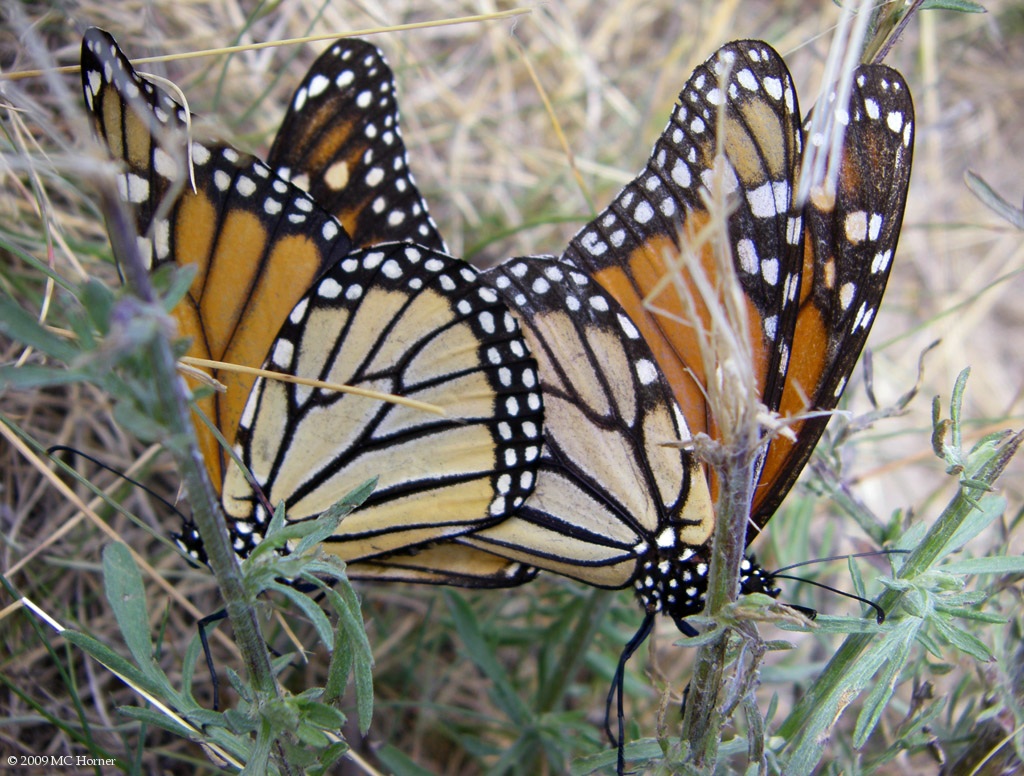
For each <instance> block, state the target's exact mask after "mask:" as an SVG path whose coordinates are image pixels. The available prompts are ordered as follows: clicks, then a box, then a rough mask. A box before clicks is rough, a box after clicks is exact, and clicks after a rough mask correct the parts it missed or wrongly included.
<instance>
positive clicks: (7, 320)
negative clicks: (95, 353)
mask: <svg viewBox="0 0 1024 776" xmlns="http://www.w3.org/2000/svg"><path fill="white" fill-rule="evenodd" d="M0 334H3V335H4V336H6V337H7V338H9V339H12V340H14V341H15V342H20V343H21V344H22V345H27V346H29V347H32V348H35V349H36V350H39V351H41V352H43V353H45V354H46V355H48V356H50V358H53V359H56V360H57V361H62V362H64V363H65V364H66V363H69V362H71V361H72V360H73V359H74V358H75V356H77V355H78V349H77V348H75V347H74V345H71V344H69V343H67V342H65V341H64V340H63V339H61V338H60V337H58V336H56V335H55V334H51V333H50V332H49V331H47V330H46V329H45V328H43V326H42V325H41V324H40V323H39V321H37V320H36V318H35V316H34V315H32V314H31V313H29V312H28V311H27V310H25V309H24V308H23V307H22V306H21V305H19V304H18V303H17V302H15V301H14V300H13V299H11V297H9V296H7V294H0Z"/></svg>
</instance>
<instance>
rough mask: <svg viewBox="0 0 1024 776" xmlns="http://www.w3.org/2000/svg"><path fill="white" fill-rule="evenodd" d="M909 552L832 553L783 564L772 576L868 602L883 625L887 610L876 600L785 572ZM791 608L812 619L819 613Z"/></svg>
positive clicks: (800, 608) (876, 619)
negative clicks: (817, 565)
mask: <svg viewBox="0 0 1024 776" xmlns="http://www.w3.org/2000/svg"><path fill="white" fill-rule="evenodd" d="M909 552H910V550H895V549H886V550H870V551H868V552H855V553H852V554H849V555H832V556H830V557H828V558H815V559H814V560H803V561H800V562H799V563H793V564H791V565H789V566H783V567H782V568H781V569H779V570H778V571H776V572H774V573H773V574H771V577H772V579H791V580H793V581H794V582H806V583H807V584H808V585H814V587H820V588H821V589H823V590H828V591H829V592H831V593H835V594H836V595H839V596H842V597H843V598H852V599H853V600H854V601H860V602H861V603H862V604H866V605H867V606H870V607H871V608H872V609H874V610H875V622H876V623H877V624H879V625H881V624H882V623H883V622H885V610H884V609H883V608H882V607H881V606H879V605H878V604H876V603H875V602H874V601H869V600H868V599H866V598H861V597H860V596H859V595H854V594H853V593H848V592H846V591H845V590H838V589H837V588H834V587H830V586H829V585H826V584H825V583H823V582H815V581H814V580H813V579H807V578H806V577H796V576H793V575H791V574H786V573H785V572H787V571H790V570H791V569H796V568H800V567H801V566H810V565H811V564H812V563H830V562H831V561H834V560H846V559H849V558H871V557H874V556H877V555H906V554H908V553H909ZM790 608H791V609H796V610H797V611H798V612H800V613H801V614H803V615H805V616H807V617H810V618H811V619H812V620H813V619H814V618H815V617H816V616H817V614H818V613H817V612H815V611H814V610H813V609H808V608H806V607H803V606H791V607H790Z"/></svg>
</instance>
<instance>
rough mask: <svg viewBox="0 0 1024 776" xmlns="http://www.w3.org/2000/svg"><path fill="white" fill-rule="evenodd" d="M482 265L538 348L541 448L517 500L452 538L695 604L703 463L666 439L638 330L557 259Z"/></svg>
mask: <svg viewBox="0 0 1024 776" xmlns="http://www.w3.org/2000/svg"><path fill="white" fill-rule="evenodd" d="M484 277H485V278H486V280H487V282H489V283H490V284H491V285H492V286H493V287H494V288H495V290H497V291H498V292H499V293H500V294H501V295H502V297H503V298H504V299H505V301H506V302H507V303H508V304H509V306H510V308H511V309H512V310H513V313H514V314H515V315H516V316H517V317H518V318H519V321H520V326H521V327H522V329H523V333H524V336H525V337H526V339H527V341H528V342H529V344H530V347H531V350H532V351H533V353H534V355H535V357H536V359H537V364H538V371H539V373H540V379H541V387H542V391H543V395H544V412H545V426H544V443H545V446H544V450H543V454H542V458H541V465H540V471H539V474H538V477H537V485H536V488H535V490H534V492H533V494H532V495H531V496H530V497H529V498H528V499H527V501H526V503H525V504H524V505H523V506H522V507H521V508H520V509H519V510H518V511H517V512H516V513H515V514H514V515H513V516H512V517H510V518H508V519H506V520H504V521H502V522H500V523H497V524H496V525H494V526H492V527H490V528H487V529H484V530H481V531H477V532H474V533H472V534H468V535H465V536H463V537H461V538H460V542H461V543H463V544H466V545H468V546H471V547H475V548H477V549H481V550H484V551H488V552H493V553H495V554H498V555H501V556H503V557H507V558H510V559H513V560H517V561H521V562H523V563H526V564H529V565H531V566H537V567H539V568H542V569H547V570H549V571H553V572H556V573H559V574H562V575H564V576H569V577H573V578H575V579H580V580H582V581H584V582H587V583H588V584H591V585H595V586H598V587H609V588H620V587H626V586H628V585H635V586H636V588H637V591H638V594H639V595H640V596H641V598H642V600H643V602H644V605H645V606H648V607H649V610H650V611H655V610H658V609H661V608H665V609H666V610H668V611H670V612H671V613H673V615H678V616H679V617H685V616H687V615H688V614H692V613H694V612H695V611H699V610H700V609H701V608H702V606H703V589H704V588H703V585H701V584H700V582H698V581H695V580H696V579H697V577H700V576H703V574H705V573H706V571H707V565H706V561H707V554H706V551H707V547H706V546H705V545H706V543H707V540H708V538H709V537H710V535H711V531H712V528H713V526H714V513H713V510H712V508H711V501H710V496H709V493H708V487H707V483H706V481H705V479H704V476H703V473H702V471H701V468H700V466H699V465H698V464H697V463H696V462H695V460H694V459H693V457H692V455H691V454H690V453H688V452H686V451H684V450H681V449H679V447H678V446H676V447H673V446H666V443H671V442H674V441H677V440H678V439H679V438H680V437H681V436H685V435H686V434H687V430H686V424H685V421H684V420H683V417H682V415H681V413H680V412H679V409H678V406H677V404H676V402H675V399H674V396H673V394H672V390H671V388H670V387H669V385H668V383H667V382H666V381H665V380H664V378H663V376H662V375H661V372H660V371H659V369H658V367H657V364H656V362H655V360H654V357H653V355H652V354H651V351H650V349H649V348H648V347H647V345H646V343H645V342H644V340H643V338H642V335H641V334H640V332H639V330H638V329H637V327H636V326H635V325H634V324H633V322H632V320H631V319H630V318H629V316H627V315H626V314H625V312H624V310H623V309H622V308H621V307H620V306H619V305H618V304H617V303H616V302H615V300H614V299H612V298H611V297H610V296H609V295H608V294H607V293H606V292H605V291H604V289H603V288H601V286H600V285H599V284H598V283H596V282H595V281H594V280H593V279H591V278H590V277H588V276H587V275H586V274H585V273H582V272H580V271H579V270H578V269H577V268H575V267H573V266H571V265H568V264H566V263H564V262H560V261H555V260H552V259H542V258H530V259H514V260H511V261H509V262H507V263H505V264H503V265H500V266H499V267H496V268H495V269H493V270H488V271H487V272H485V273H484ZM673 577H675V578H676V581H675V582H674V583H670V579H671V578H673ZM684 580H686V581H690V582H692V584H689V585H686V584H684ZM670 584H671V585H672V589H670V587H669V585H670ZM677 585H678V586H679V589H678V590H675V589H674V588H675V586H677ZM683 587H686V588H688V590H687V592H684V591H683Z"/></svg>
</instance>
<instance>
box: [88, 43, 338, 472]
mask: <svg viewBox="0 0 1024 776" xmlns="http://www.w3.org/2000/svg"><path fill="white" fill-rule="evenodd" d="M82 86H83V90H84V93H85V101H86V107H87V109H88V111H89V114H90V115H91V117H92V119H93V123H94V125H95V127H96V129H97V132H98V134H99V137H100V139H101V140H102V141H103V142H104V143H105V144H106V145H107V147H108V148H109V149H110V151H111V153H112V155H113V156H114V158H115V159H118V160H120V161H122V162H123V164H124V172H123V174H122V175H121V176H120V178H119V188H120V192H121V196H122V199H123V200H124V202H125V204H126V206H127V207H128V208H129V209H130V210H131V212H132V213H133V214H134V216H135V224H136V234H137V235H138V236H139V237H138V243H139V248H140V251H141V253H142V255H143V257H144V258H146V259H147V260H148V262H149V264H150V266H151V267H152V268H153V269H157V268H159V267H160V266H163V265H166V264H177V265H178V266H182V267H185V266H189V267H194V268H195V270H196V276H195V279H194V280H193V282H192V286H191V288H190V289H189V292H188V294H187V296H186V298H185V299H184V300H183V301H182V302H181V303H180V304H179V305H178V306H177V307H176V308H175V309H174V311H173V315H174V317H175V318H177V320H178V325H179V332H180V334H181V335H182V336H184V337H189V338H191V340H192V342H191V345H190V347H189V350H188V355H190V356H195V357H199V358H208V359H214V360H218V361H228V362H232V363H236V364H243V365H249V366H259V365H260V364H261V363H262V362H263V360H264V358H265V357H266V354H267V352H268V351H269V349H270V345H271V343H272V342H273V340H274V337H275V335H276V334H277V330H278V328H279V327H280V325H281V324H282V323H283V322H284V320H285V318H286V317H287V316H288V314H289V313H290V312H291V310H292V308H293V307H294V306H295V304H296V303H297V302H298V301H299V299H300V298H301V297H302V295H303V294H304V293H305V291H306V289H308V288H309V286H310V284H311V283H312V282H313V280H314V279H315V278H316V277H318V276H319V275H320V274H321V273H322V272H323V271H324V270H325V269H326V268H327V267H328V266H330V265H331V264H334V263H335V262H337V261H338V259H339V258H341V257H342V256H344V255H346V254H347V253H348V252H349V249H350V246H351V243H350V241H349V239H348V235H346V234H345V232H344V230H343V229H341V228H340V226H339V225H338V223H337V222H336V221H334V220H333V219H328V218H325V217H324V216H323V215H319V216H314V211H316V210H317V208H316V206H315V205H314V204H313V201H312V200H311V199H310V198H309V196H308V195H306V194H304V193H303V192H301V191H299V190H298V189H296V188H295V187H294V186H292V185H290V184H288V183H286V182H285V181H283V180H280V179H278V178H277V177H276V176H275V175H274V174H273V173H272V172H271V170H270V168H269V167H268V166H267V165H265V164H263V163H262V162H261V161H259V160H258V159H255V158H254V157H251V156H248V155H246V154H242V153H240V152H238V151H236V150H235V149H233V148H231V147H229V146H226V145H222V144H201V143H198V142H191V143H189V144H187V143H186V140H185V135H184V133H183V128H184V125H185V121H186V115H185V111H184V109H183V108H182V107H181V106H180V105H179V104H178V103H176V102H175V101H174V100H173V99H171V97H170V96H169V95H168V94H167V93H166V92H164V91H163V90H161V89H159V88H157V87H156V86H154V85H153V84H152V83H151V82H149V81H147V80H145V79H143V78H142V77H141V76H139V75H138V73H136V72H135V70H134V68H132V66H131V63H130V62H129V61H128V59H127V58H126V57H125V56H124V54H123V53H122V52H121V51H120V49H119V48H118V47H117V43H116V42H115V41H114V39H113V38H112V37H111V36H110V35H109V34H108V33H106V32H104V31H102V30H99V29H96V28H93V29H90V30H88V31H86V33H85V36H84V38H83V40H82ZM190 170H191V173H192V176H191V177H190ZM193 180H194V186H195V188H193V187H192V186H193ZM213 376H214V377H215V378H216V379H217V380H219V381H220V382H221V383H223V384H224V385H225V386H226V387H227V391H226V392H225V393H222V394H221V393H218V394H215V395H213V396H210V397H208V398H206V399H204V400H202V401H201V402H200V406H201V408H202V409H203V411H204V412H205V413H206V415H207V416H208V417H209V418H210V419H211V420H212V421H213V423H214V425H216V427H217V428H218V429H220V431H221V433H223V435H224V436H225V438H227V439H228V441H231V440H233V439H234V437H235V431H236V429H237V427H238V421H239V418H240V417H241V414H242V409H243V407H244V405H245V401H246V397H247V396H248V395H249V390H250V389H251V387H252V384H253V378H252V377H250V376H247V375H240V374H237V373H234V372H220V371H215V372H214V375H213ZM196 433H197V434H198V437H199V440H200V449H201V450H202V453H203V457H204V459H205V460H206V462H207V467H208V469H209V472H210V476H211V479H212V480H213V482H214V485H215V487H218V488H219V487H220V484H221V479H222V472H223V463H222V460H223V459H222V451H221V449H220V446H219V445H218V443H217V440H216V439H215V438H214V436H213V435H212V434H211V433H210V431H209V430H208V429H207V428H206V426H205V425H204V424H203V423H202V422H197V423H196Z"/></svg>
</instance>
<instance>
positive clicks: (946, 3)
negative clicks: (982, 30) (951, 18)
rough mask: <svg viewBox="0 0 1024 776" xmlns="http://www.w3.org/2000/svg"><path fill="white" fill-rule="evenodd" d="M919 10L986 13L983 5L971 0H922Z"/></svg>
mask: <svg viewBox="0 0 1024 776" xmlns="http://www.w3.org/2000/svg"><path fill="white" fill-rule="evenodd" d="M919 10H921V11H956V12H957V13H988V10H987V9H986V8H985V6H983V5H979V4H978V3H972V2H971V0H924V2H923V3H921V5H920V6H919Z"/></svg>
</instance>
